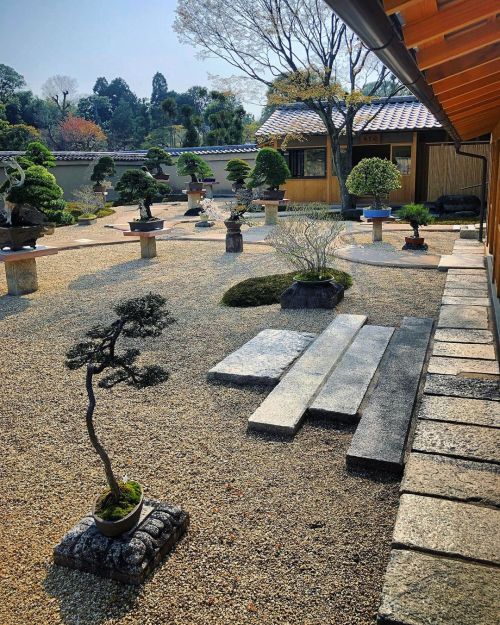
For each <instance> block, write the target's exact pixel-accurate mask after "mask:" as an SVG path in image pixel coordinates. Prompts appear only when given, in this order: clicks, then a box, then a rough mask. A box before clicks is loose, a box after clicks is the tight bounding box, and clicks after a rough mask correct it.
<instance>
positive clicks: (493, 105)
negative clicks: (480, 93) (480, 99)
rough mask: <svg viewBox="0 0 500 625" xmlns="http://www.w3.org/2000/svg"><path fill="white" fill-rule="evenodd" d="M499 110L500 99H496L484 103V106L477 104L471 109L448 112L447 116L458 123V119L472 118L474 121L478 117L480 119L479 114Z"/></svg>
mask: <svg viewBox="0 0 500 625" xmlns="http://www.w3.org/2000/svg"><path fill="white" fill-rule="evenodd" d="M492 109H493V110H494V109H498V110H499V111H500V104H499V102H498V99H497V98H495V99H494V100H491V101H490V102H484V103H483V104H477V105H475V106H473V107H472V108H470V109H458V110H455V111H446V114H447V115H448V117H449V118H450V119H451V120H452V121H456V120H458V119H464V118H466V117H471V118H472V119H473V118H474V117H475V116H477V118H479V114H480V113H483V112H485V111H490V110H492Z"/></svg>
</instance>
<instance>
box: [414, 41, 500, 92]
mask: <svg viewBox="0 0 500 625" xmlns="http://www.w3.org/2000/svg"><path fill="white" fill-rule="evenodd" d="M499 58H500V44H498V43H495V44H494V45H492V46H489V47H487V48H482V49H481V50H476V52H472V53H471V54H468V55H467V56H464V57H461V58H458V59H455V60H454V61H448V62H446V63H443V64H442V65H439V66H437V67H433V68H431V69H429V70H427V71H426V72H425V78H426V80H427V82H428V83H429V84H430V85H433V84H434V83H437V82H438V81H442V80H443V81H444V80H446V79H448V78H451V77H452V76H457V75H458V74H462V73H464V72H466V71H468V72H470V73H471V74H473V73H474V70H476V69H478V68H479V67H482V66H484V65H487V64H489V63H491V62H496V63H498V60H499ZM495 71H496V70H495ZM477 77H478V76H475V77H474V78H472V79H471V80H474V79H475V78H477ZM457 86H458V85H457V84H454V85H453V87H457Z"/></svg>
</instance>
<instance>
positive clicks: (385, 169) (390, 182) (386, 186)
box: [346, 156, 401, 210]
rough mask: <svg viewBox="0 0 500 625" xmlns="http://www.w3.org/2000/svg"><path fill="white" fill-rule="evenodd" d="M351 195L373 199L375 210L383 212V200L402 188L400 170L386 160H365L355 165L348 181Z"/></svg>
mask: <svg viewBox="0 0 500 625" xmlns="http://www.w3.org/2000/svg"><path fill="white" fill-rule="evenodd" d="M346 186H347V189H348V191H349V193H352V194H353V195H368V196H371V197H373V208H374V209H375V210H381V209H382V208H383V206H382V198H383V197H387V195H388V194H389V193H390V192H391V191H394V189H400V188H401V174H400V172H399V169H398V168H397V167H396V165H394V163H391V161H388V160H387V159H385V158H378V157H376V156H375V157H373V158H364V159H362V160H361V161H359V163H358V164H357V165H355V166H354V167H353V168H352V170H351V173H350V174H349V176H348V177H347V180H346Z"/></svg>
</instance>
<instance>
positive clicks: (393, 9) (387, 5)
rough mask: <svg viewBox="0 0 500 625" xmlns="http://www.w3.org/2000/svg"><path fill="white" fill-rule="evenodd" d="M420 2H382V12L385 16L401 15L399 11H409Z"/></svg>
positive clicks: (401, 0) (409, 0) (395, 0)
mask: <svg viewBox="0 0 500 625" xmlns="http://www.w3.org/2000/svg"><path fill="white" fill-rule="evenodd" d="M421 1H422V0H384V10H385V12H386V13H387V15H392V14H393V13H401V11H404V10H405V9H409V8H410V7H413V6H415V5H416V4H420V2H421Z"/></svg>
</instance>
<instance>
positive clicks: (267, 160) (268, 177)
mask: <svg viewBox="0 0 500 625" xmlns="http://www.w3.org/2000/svg"><path fill="white" fill-rule="evenodd" d="M290 176H291V173H290V170H289V169H288V165H287V164H286V161H285V159H284V157H283V155H282V154H280V153H279V152H278V150H275V149H274V148H262V149H261V150H259V153H258V154H257V158H256V159H255V167H254V168H253V170H252V173H251V174H250V181H249V184H248V186H249V187H250V188H252V189H253V188H254V187H262V186H266V187H267V188H268V189H269V190H270V191H277V190H278V189H279V187H280V185H282V184H284V183H285V181H286V180H287V178H290Z"/></svg>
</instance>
